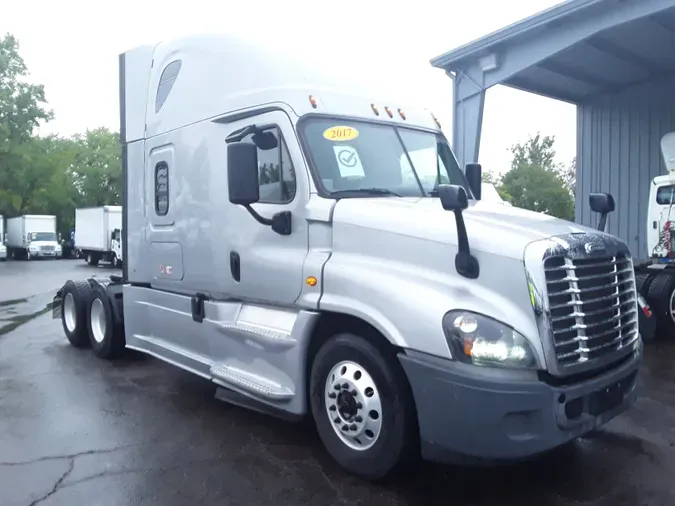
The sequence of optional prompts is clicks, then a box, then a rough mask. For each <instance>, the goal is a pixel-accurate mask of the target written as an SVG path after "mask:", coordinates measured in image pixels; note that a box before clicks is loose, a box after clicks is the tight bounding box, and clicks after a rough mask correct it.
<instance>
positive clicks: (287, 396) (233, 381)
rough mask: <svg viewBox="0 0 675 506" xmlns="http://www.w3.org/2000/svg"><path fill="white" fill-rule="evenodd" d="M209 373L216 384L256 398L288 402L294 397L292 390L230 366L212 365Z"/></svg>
mask: <svg viewBox="0 0 675 506" xmlns="http://www.w3.org/2000/svg"><path fill="white" fill-rule="evenodd" d="M210 372H211V376H213V379H214V380H215V381H216V382H222V383H224V384H225V386H231V387H233V388H236V389H238V390H243V391H244V392H247V393H250V394H252V395H254V396H256V397H262V398H264V399H268V400H272V401H277V402H278V401H290V400H291V399H292V398H293V396H294V395H295V392H293V390H291V389H290V388H288V387H286V386H284V385H281V384H279V383H276V382H274V381H271V380H269V379H267V378H265V377H262V376H259V375H257V374H253V373H251V372H248V371H245V370H243V369H240V368H238V367H234V366H231V365H227V364H214V365H212V366H211V371H210Z"/></svg>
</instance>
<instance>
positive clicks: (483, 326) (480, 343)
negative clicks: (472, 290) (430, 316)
mask: <svg viewBox="0 0 675 506" xmlns="http://www.w3.org/2000/svg"><path fill="white" fill-rule="evenodd" d="M443 327H444V331H445V336H446V339H447V340H448V345H449V346H450V349H451V350H452V354H453V357H455V358H456V359H457V360H459V361H461V362H464V363H469V364H474V365H482V366H496V367H512V368H521V369H522V368H526V369H536V368H537V365H538V364H537V358H536V355H535V353H534V351H533V350H532V347H531V346H530V343H529V342H528V341H527V339H525V337H523V336H522V335H521V334H520V333H518V332H516V331H515V330H514V329H512V328H511V327H509V326H508V325H504V324H503V323H500V322H498V321H497V320H493V319H492V318H489V317H487V316H484V315H481V314H478V313H472V312H470V311H451V312H449V313H447V314H446V315H445V317H444V318H443Z"/></svg>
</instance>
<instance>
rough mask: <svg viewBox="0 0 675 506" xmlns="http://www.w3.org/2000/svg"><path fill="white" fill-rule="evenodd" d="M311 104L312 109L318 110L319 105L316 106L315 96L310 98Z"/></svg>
mask: <svg viewBox="0 0 675 506" xmlns="http://www.w3.org/2000/svg"><path fill="white" fill-rule="evenodd" d="M309 103H310V104H312V107H313V108H314V109H316V107H317V104H316V98H314V95H310V96H309Z"/></svg>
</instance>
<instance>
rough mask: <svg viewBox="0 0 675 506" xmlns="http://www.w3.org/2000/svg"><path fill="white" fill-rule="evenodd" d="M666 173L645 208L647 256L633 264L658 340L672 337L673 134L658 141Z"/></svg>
mask: <svg viewBox="0 0 675 506" xmlns="http://www.w3.org/2000/svg"><path fill="white" fill-rule="evenodd" d="M661 154H662V156H663V160H664V163H665V166H666V170H667V174H665V175H662V176H657V177H655V178H654V179H653V180H652V184H651V186H650V190H649V203H648V208H647V223H646V225H647V227H646V230H647V251H648V253H649V257H648V258H646V259H643V260H639V261H637V262H636V264H635V274H636V283H637V288H638V291H639V293H640V294H641V296H642V297H644V299H646V301H647V303H648V305H649V306H650V307H651V309H652V311H653V313H654V317H655V319H656V333H657V335H658V336H660V337H664V336H666V337H669V338H672V337H673V336H675V212H674V207H675V206H674V204H675V132H670V133H667V134H666V135H664V136H663V137H662V138H661Z"/></svg>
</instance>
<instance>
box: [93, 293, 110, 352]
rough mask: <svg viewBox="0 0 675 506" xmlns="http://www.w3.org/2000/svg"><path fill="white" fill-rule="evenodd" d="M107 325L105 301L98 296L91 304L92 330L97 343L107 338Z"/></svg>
mask: <svg viewBox="0 0 675 506" xmlns="http://www.w3.org/2000/svg"><path fill="white" fill-rule="evenodd" d="M106 327H107V323H106V318H105V309H104V308H103V302H101V299H99V298H98V297H97V298H95V299H94V302H92V304H91V332H92V334H93V335H94V340H95V341H96V342H97V343H102V342H103V340H104V339H105V331H106Z"/></svg>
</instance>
